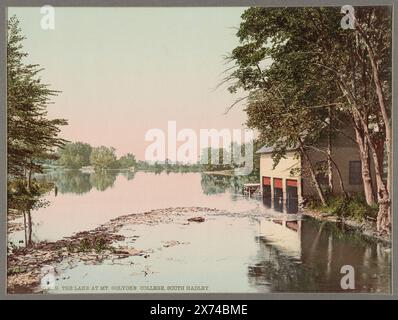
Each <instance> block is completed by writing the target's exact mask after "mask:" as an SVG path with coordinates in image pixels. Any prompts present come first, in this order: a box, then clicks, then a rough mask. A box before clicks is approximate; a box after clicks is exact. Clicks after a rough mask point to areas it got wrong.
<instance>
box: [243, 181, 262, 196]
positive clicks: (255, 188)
mask: <svg viewBox="0 0 398 320" xmlns="http://www.w3.org/2000/svg"><path fill="white" fill-rule="evenodd" d="M260 191H261V185H260V184H259V183H245V184H244V185H243V190H242V193H243V195H245V196H249V197H251V196H253V195H254V194H256V193H260Z"/></svg>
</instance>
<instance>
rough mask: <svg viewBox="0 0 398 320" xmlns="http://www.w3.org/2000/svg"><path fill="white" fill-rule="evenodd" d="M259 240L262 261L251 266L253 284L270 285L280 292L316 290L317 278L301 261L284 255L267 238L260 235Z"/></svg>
mask: <svg viewBox="0 0 398 320" xmlns="http://www.w3.org/2000/svg"><path fill="white" fill-rule="evenodd" d="M258 240H259V244H260V251H259V258H260V262H258V263H256V264H255V265H252V266H249V270H248V276H249V281H250V283H251V284H253V285H255V286H257V287H261V286H267V287H268V286H270V287H271V288H272V291H279V292H283V291H302V290H303V289H304V290H310V291H311V290H314V288H315V284H314V281H315V278H314V277H313V275H312V274H311V273H310V272H309V270H307V269H306V268H305V267H304V266H303V265H301V264H300V263H299V261H297V260H296V259H293V258H291V257H289V256H287V255H284V254H283V252H281V251H280V250H278V249H277V248H276V247H275V246H274V245H273V244H271V243H267V240H266V239H264V238H262V237H260V238H258ZM314 291H315V290H314Z"/></svg>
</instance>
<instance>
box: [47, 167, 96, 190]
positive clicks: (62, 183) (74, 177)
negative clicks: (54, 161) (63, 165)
mask: <svg viewBox="0 0 398 320" xmlns="http://www.w3.org/2000/svg"><path fill="white" fill-rule="evenodd" d="M53 179H54V181H55V184H56V186H57V188H58V191H59V192H60V193H62V194H63V193H75V194H84V193H87V192H89V191H90V190H91V187H92V186H91V183H90V174H88V173H83V172H81V171H79V170H66V171H56V173H55V175H54V176H53Z"/></svg>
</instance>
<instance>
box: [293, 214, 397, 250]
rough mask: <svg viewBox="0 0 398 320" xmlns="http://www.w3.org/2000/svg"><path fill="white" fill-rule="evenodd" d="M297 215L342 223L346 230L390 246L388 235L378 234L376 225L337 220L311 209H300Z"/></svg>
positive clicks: (332, 216)
mask: <svg viewBox="0 0 398 320" xmlns="http://www.w3.org/2000/svg"><path fill="white" fill-rule="evenodd" d="M299 213H300V214H301V215H302V216H303V217H305V216H307V217H311V218H314V219H316V220H318V221H328V222H333V223H342V224H343V225H345V226H347V227H348V228H351V229H352V230H354V231H356V232H359V233H361V234H362V235H363V236H365V237H367V238H370V239H372V240H375V241H381V242H384V243H385V244H388V245H390V246H391V245H392V239H391V236H390V235H386V234H379V233H378V232H377V230H376V223H375V222H372V221H369V220H366V221H362V222H359V221H356V220H353V219H344V220H339V218H338V217H337V216H334V215H329V214H325V213H323V212H321V211H318V210H313V209H308V208H305V209H301V210H300V211H299Z"/></svg>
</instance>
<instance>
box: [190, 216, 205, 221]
mask: <svg viewBox="0 0 398 320" xmlns="http://www.w3.org/2000/svg"><path fill="white" fill-rule="evenodd" d="M188 221H189V222H204V221H205V218H203V217H193V218H189V219H188Z"/></svg>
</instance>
